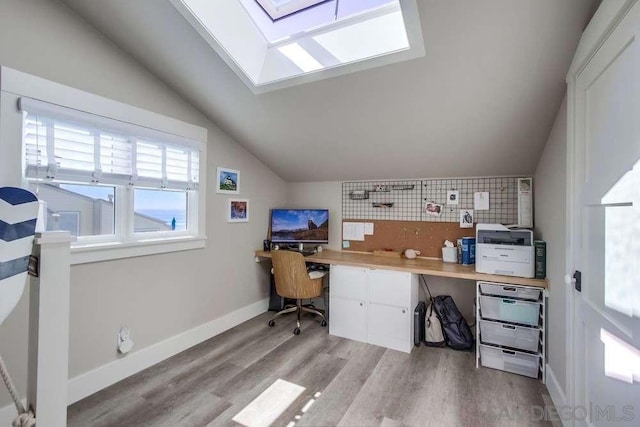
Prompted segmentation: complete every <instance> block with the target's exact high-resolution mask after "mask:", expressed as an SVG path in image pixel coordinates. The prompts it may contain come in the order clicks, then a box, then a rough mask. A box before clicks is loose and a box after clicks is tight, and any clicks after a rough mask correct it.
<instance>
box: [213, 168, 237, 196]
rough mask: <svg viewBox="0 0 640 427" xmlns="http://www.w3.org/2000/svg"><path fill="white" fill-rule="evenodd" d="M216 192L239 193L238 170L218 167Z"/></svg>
mask: <svg viewBox="0 0 640 427" xmlns="http://www.w3.org/2000/svg"><path fill="white" fill-rule="evenodd" d="M216 177H217V178H216V193H223V194H240V171H237V170H233V169H229V168H224V167H218V170H217V174H216Z"/></svg>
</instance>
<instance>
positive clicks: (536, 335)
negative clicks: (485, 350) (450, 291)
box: [480, 320, 541, 352]
mask: <svg viewBox="0 0 640 427" xmlns="http://www.w3.org/2000/svg"><path fill="white" fill-rule="evenodd" d="M540 333H541V331H540V329H538V328H530V327H527V326H516V325H510V324H507V323H499V322H489V321H487V320H480V341H481V342H483V343H487V344H497V345H501V346H505V347H511V348H517V349H520V350H525V351H532V352H537V351H538V344H539V341H540Z"/></svg>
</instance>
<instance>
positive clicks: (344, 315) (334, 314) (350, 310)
mask: <svg viewBox="0 0 640 427" xmlns="http://www.w3.org/2000/svg"><path fill="white" fill-rule="evenodd" d="M329 304H330V307H331V318H330V319H329V333H330V334H331V335H336V336H339V337H344V338H349V339H352V340H357V341H364V339H363V337H366V335H367V323H366V307H365V302H364V300H355V299H350V298H341V297H334V296H331V302H330V303H329Z"/></svg>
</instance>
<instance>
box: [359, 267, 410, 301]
mask: <svg viewBox="0 0 640 427" xmlns="http://www.w3.org/2000/svg"><path fill="white" fill-rule="evenodd" d="M368 273H369V274H368V276H369V277H368V279H369V280H368V283H369V302H372V303H380V304H385V305H395V306H397V307H409V306H410V304H411V273H404V272H401V271H389V270H369V272H368Z"/></svg>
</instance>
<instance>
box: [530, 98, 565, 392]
mask: <svg viewBox="0 0 640 427" xmlns="http://www.w3.org/2000/svg"><path fill="white" fill-rule="evenodd" d="M566 164H567V99H566V97H565V99H564V101H563V102H562V105H561V107H560V110H559V111H558V114H557V116H556V119H555V123H554V125H553V128H552V129H551V132H550V134H549V138H548V140H547V144H546V146H545V148H544V151H543V152H542V155H541V157H540V161H539V163H538V167H537V169H536V173H535V178H534V191H535V198H534V200H535V224H536V230H535V231H536V237H537V238H539V239H542V240H546V242H547V278H548V279H549V285H550V295H549V307H548V320H547V322H548V323H547V324H548V329H547V331H548V332H547V343H548V354H547V357H548V364H549V367H550V368H551V371H552V373H553V376H554V377H555V379H556V380H557V383H558V387H559V388H560V391H561V392H562V393H565V392H566V390H567V388H566V387H567V360H566V358H567V352H566V339H567V335H566V329H567V316H568V314H567V310H566V306H565V304H566V300H567V299H566V290H567V288H566V285H565V284H564V272H565V246H566V241H565V231H566V220H565V212H566V209H565V198H566V169H567V168H566ZM548 386H549V387H550V388H551V387H553V386H554V385H553V384H551V383H550V384H548Z"/></svg>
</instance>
